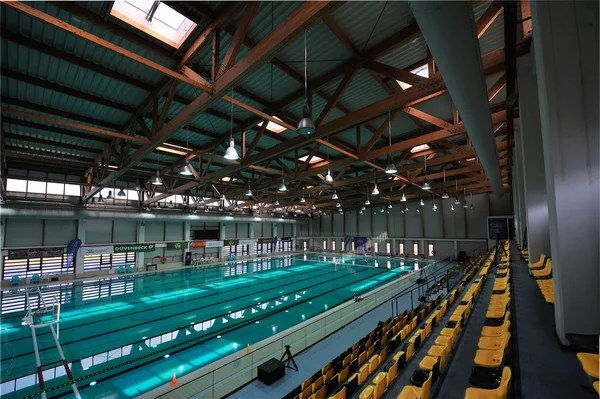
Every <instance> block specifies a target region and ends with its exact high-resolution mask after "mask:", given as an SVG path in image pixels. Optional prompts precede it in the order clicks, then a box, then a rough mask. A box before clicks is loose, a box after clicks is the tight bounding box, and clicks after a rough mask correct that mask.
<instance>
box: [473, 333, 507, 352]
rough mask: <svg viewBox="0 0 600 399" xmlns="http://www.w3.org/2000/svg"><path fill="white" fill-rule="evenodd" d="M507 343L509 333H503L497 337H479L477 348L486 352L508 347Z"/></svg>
mask: <svg viewBox="0 0 600 399" xmlns="http://www.w3.org/2000/svg"><path fill="white" fill-rule="evenodd" d="M509 341H510V333H509V332H505V333H504V334H503V335H501V336H499V337H480V338H479V344H478V347H479V349H487V350H497V349H504V348H506V347H507V346H508V342H509Z"/></svg>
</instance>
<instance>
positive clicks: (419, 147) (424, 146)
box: [410, 144, 430, 154]
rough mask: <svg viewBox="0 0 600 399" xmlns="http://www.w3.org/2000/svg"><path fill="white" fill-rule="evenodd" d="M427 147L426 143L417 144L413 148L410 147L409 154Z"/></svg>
mask: <svg viewBox="0 0 600 399" xmlns="http://www.w3.org/2000/svg"><path fill="white" fill-rule="evenodd" d="M429 148H430V147H429V145H428V144H421V145H417V146H414V147H413V148H411V150H410V152H411V154H414V153H416V152H421V151H425V150H428V149H429Z"/></svg>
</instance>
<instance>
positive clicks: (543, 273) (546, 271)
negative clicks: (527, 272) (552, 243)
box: [531, 259, 552, 278]
mask: <svg viewBox="0 0 600 399" xmlns="http://www.w3.org/2000/svg"><path fill="white" fill-rule="evenodd" d="M551 274H552V259H548V260H547V261H546V266H544V267H543V268H542V269H539V270H532V271H531V275H532V276H533V277H536V278H541V277H548V276H550V275H551Z"/></svg>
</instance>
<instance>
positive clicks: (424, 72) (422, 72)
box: [396, 64, 429, 90]
mask: <svg viewBox="0 0 600 399" xmlns="http://www.w3.org/2000/svg"><path fill="white" fill-rule="evenodd" d="M410 72H411V73H414V74H415V75H419V76H422V77H424V78H428V77H429V67H428V66H427V64H424V65H421V66H420V67H417V68H415V69H413V70H412V71H410ZM396 82H398V84H399V85H400V87H402V90H406V89H408V88H409V87H412V85H409V84H408V83H404V82H402V81H401V80H396Z"/></svg>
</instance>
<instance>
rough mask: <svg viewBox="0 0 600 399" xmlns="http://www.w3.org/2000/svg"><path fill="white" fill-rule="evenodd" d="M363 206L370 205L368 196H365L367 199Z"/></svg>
mask: <svg viewBox="0 0 600 399" xmlns="http://www.w3.org/2000/svg"><path fill="white" fill-rule="evenodd" d="M365 205H371V200H369V197H368V196H367V199H366V200H365Z"/></svg>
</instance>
